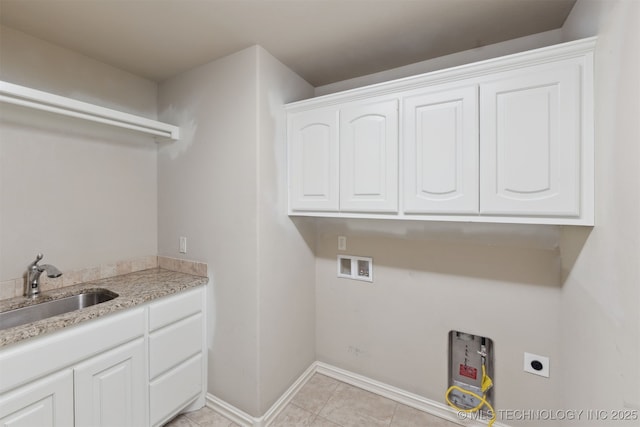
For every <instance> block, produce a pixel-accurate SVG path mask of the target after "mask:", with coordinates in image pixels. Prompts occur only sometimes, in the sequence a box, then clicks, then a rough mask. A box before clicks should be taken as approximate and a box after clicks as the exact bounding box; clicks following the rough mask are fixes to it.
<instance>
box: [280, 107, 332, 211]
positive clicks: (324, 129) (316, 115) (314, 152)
mask: <svg viewBox="0 0 640 427" xmlns="http://www.w3.org/2000/svg"><path fill="white" fill-rule="evenodd" d="M288 122H289V123H288V132H289V133H288V135H289V159H290V162H289V198H290V202H289V203H290V208H291V210H294V211H296V210H315V211H338V203H339V193H338V110H337V109H332V108H330V109H320V110H310V111H303V112H301V113H297V114H293V115H289V117H288Z"/></svg>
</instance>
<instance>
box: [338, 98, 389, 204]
mask: <svg viewBox="0 0 640 427" xmlns="http://www.w3.org/2000/svg"><path fill="white" fill-rule="evenodd" d="M340 210H341V211H345V212H397V211H398V101H397V100H396V99H391V100H383V101H376V102H367V103H363V102H355V103H352V104H348V105H345V106H344V107H343V108H342V109H341V110H340Z"/></svg>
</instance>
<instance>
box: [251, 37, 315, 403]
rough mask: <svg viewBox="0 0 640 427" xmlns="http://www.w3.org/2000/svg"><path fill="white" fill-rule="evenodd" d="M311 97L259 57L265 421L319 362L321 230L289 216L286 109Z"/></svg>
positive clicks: (283, 70)
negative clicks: (317, 283) (317, 310)
mask: <svg viewBox="0 0 640 427" xmlns="http://www.w3.org/2000/svg"><path fill="white" fill-rule="evenodd" d="M312 90H313V89H312V87H311V86H310V85H309V84H308V83H307V82H305V81H304V80H302V79H301V78H300V77H298V76H297V75H296V74H295V73H293V72H292V71H291V70H290V69H289V68H287V67H286V66H285V65H283V64H282V63H281V62H279V61H278V60H277V59H275V58H274V57H273V56H272V55H271V54H269V53H268V52H267V51H265V50H264V49H262V48H259V49H258V119H259V121H258V126H259V133H258V137H259V139H258V146H257V150H258V170H259V180H258V293H259V299H258V303H259V319H258V321H259V341H260V344H259V352H260V356H259V362H260V365H259V369H260V407H259V413H260V414H264V413H265V412H266V411H267V410H268V409H269V408H270V407H271V405H272V404H273V403H275V402H276V400H278V399H279V398H280V396H281V395H282V394H283V393H284V392H285V391H286V390H287V388H288V387H289V386H291V384H293V382H294V381H295V380H296V379H297V378H298V377H299V376H300V375H301V374H302V373H303V372H304V371H305V370H306V369H307V368H308V367H309V366H310V365H311V364H312V363H313V362H314V361H315V360H316V353H315V254H314V249H315V243H314V239H315V229H314V228H313V227H312V226H310V225H309V224H307V223H305V222H295V223H294V221H293V220H292V219H291V218H289V217H288V216H287V197H288V191H287V166H286V159H287V145H286V121H285V117H286V116H285V112H284V109H283V108H282V106H283V105H284V104H285V103H287V102H292V101H294V100H296V101H297V100H300V99H304V98H308V97H310V96H311V95H312ZM307 242H308V243H307Z"/></svg>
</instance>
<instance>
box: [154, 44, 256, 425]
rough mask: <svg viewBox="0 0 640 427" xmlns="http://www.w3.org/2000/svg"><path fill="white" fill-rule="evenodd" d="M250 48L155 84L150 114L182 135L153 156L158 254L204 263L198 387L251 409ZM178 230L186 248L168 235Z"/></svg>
mask: <svg viewBox="0 0 640 427" xmlns="http://www.w3.org/2000/svg"><path fill="white" fill-rule="evenodd" d="M255 56H256V53H255V49H254V48H251V49H246V50H243V51H241V52H238V53H236V54H234V55H231V56H228V57H226V58H223V59H220V60H218V61H214V62H211V63H209V64H206V65H203V66H201V67H198V68H196V69H193V70H191V71H188V72H186V73H183V74H180V75H178V76H176V77H173V78H171V79H169V80H167V81H165V82H163V83H161V84H160V87H159V93H158V111H159V117H160V118H161V119H162V120H164V121H167V122H169V123H173V124H176V125H179V126H180V129H181V132H182V137H181V139H180V141H178V142H176V143H173V144H166V145H161V147H160V150H159V154H158V184H159V188H160V189H161V191H160V195H159V205H158V254H159V255H164V256H171V257H183V258H187V259H193V260H200V261H204V262H207V263H208V265H209V276H210V278H211V282H212V284H211V286H210V288H209V291H210V292H209V298H210V304H211V305H210V307H209V308H210V310H211V311H210V313H209V319H208V335H209V342H208V347H209V383H208V391H209V392H210V393H213V394H214V395H216V396H217V397H219V398H221V399H223V400H225V401H227V402H228V403H230V404H232V405H234V406H236V407H238V408H242V409H244V410H245V411H247V412H251V413H255V412H256V410H257V389H258V382H257V369H258V347H257V335H258V295H257V293H256V283H257V270H256V268H255V263H256V258H257V245H256V232H257V211H256V200H257V188H256V180H257V170H256V152H255V145H256V136H257V125H256V119H255V117H256V90H257V86H256V83H257V82H256V77H255V76H256V59H255ZM180 236H185V237H187V239H188V240H187V249H188V251H187V254H186V255H184V256H182V255H180V254H179V253H178V239H179V237H180Z"/></svg>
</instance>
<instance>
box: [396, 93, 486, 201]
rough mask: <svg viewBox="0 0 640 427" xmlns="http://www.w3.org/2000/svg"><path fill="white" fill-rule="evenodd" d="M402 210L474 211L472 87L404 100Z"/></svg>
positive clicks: (475, 159) (475, 99) (475, 160)
mask: <svg viewBox="0 0 640 427" xmlns="http://www.w3.org/2000/svg"><path fill="white" fill-rule="evenodd" d="M403 115H404V128H403V129H404V136H403V146H404V149H403V151H404V163H403V168H404V185H403V187H404V212H405V213H409V214H417V213H420V214H422V213H427V214H428V213H436V214H440V213H449V214H477V213H478V209H479V207H478V162H479V159H478V88H477V86H475V85H474V86H469V87H462V88H453V89H447V88H446V87H433V88H430V89H428V90H427V91H425V90H423V91H422V92H417V93H416V94H415V95H410V96H408V97H406V98H405V99H404V110H403Z"/></svg>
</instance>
